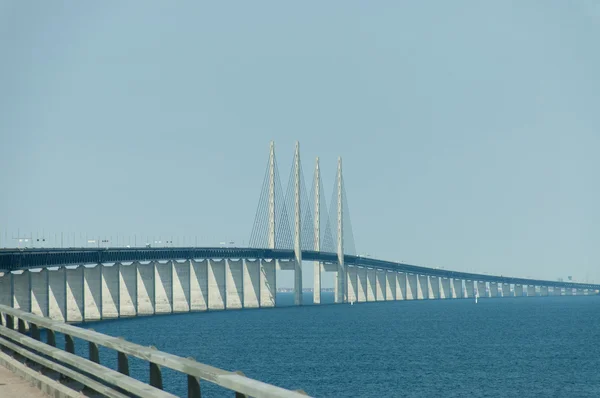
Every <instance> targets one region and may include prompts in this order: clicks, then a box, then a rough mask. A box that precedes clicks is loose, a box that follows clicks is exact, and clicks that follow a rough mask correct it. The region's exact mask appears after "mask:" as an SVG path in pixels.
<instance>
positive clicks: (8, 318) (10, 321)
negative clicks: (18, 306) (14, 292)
mask: <svg viewBox="0 0 600 398" xmlns="http://www.w3.org/2000/svg"><path fill="white" fill-rule="evenodd" d="M6 327H7V328H8V329H11V330H12V329H14V328H15V318H13V316H12V315H9V314H6Z"/></svg>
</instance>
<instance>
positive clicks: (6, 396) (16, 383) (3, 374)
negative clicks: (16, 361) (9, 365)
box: [0, 365, 48, 398]
mask: <svg viewBox="0 0 600 398" xmlns="http://www.w3.org/2000/svg"><path fill="white" fill-rule="evenodd" d="M0 397H2V398H13V397H14V398H22V397H28V398H48V395H46V394H44V393H43V392H42V391H40V390H38V389H37V388H36V387H34V386H32V385H30V384H29V383H28V382H27V381H26V380H25V379H23V378H21V377H19V376H17V375H16V374H15V373H13V372H12V371H10V370H8V369H6V368H5V367H3V366H2V365H0Z"/></svg>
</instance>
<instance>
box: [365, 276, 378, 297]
mask: <svg viewBox="0 0 600 398" xmlns="http://www.w3.org/2000/svg"><path fill="white" fill-rule="evenodd" d="M376 272H377V271H376V270H375V269H373V268H367V301H375V299H376V297H377V287H376V286H375V285H376V284H377V281H376V279H377V274H376Z"/></svg>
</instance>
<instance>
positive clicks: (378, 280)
mask: <svg viewBox="0 0 600 398" xmlns="http://www.w3.org/2000/svg"><path fill="white" fill-rule="evenodd" d="M375 287H376V289H375V301H385V292H386V291H385V271H383V270H381V269H378V270H376V271H375Z"/></svg>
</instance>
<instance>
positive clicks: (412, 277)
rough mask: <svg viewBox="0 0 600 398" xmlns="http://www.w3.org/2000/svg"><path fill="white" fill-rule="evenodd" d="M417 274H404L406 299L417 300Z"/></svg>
mask: <svg viewBox="0 0 600 398" xmlns="http://www.w3.org/2000/svg"><path fill="white" fill-rule="evenodd" d="M418 279H419V278H418V276H417V274H406V299H407V300H417V299H418V290H419V287H418V285H419V281H418Z"/></svg>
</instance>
